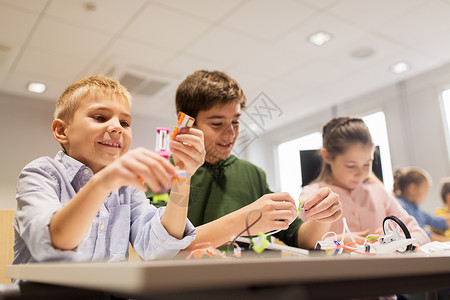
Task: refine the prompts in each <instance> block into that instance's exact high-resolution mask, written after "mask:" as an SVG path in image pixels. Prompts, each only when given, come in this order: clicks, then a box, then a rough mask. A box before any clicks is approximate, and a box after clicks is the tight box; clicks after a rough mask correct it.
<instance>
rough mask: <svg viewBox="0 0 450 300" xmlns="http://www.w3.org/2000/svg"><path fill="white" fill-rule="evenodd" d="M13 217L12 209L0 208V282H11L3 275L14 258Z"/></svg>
mask: <svg viewBox="0 0 450 300" xmlns="http://www.w3.org/2000/svg"><path fill="white" fill-rule="evenodd" d="M13 219H14V210H4V209H0V284H1V283H11V280H10V279H9V278H6V277H5V269H6V266H8V265H10V264H11V263H12V261H13V258H14V250H13V245H14V228H13V226H12V223H13Z"/></svg>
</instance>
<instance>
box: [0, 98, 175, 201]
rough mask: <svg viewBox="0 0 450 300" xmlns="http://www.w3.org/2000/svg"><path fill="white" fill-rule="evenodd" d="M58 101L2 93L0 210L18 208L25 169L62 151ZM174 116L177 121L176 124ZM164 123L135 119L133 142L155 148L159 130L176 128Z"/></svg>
mask: <svg viewBox="0 0 450 300" xmlns="http://www.w3.org/2000/svg"><path fill="white" fill-rule="evenodd" d="M54 106H55V102H52V101H43V100H35V99H28V98H25V97H19V96H13V95H8V94H2V93H0V120H1V126H0V137H1V140H2V142H3V143H2V144H3V145H2V147H1V158H0V159H1V161H0V162H1V167H2V172H0V209H15V208H16V200H15V188H16V182H17V177H18V175H19V173H20V171H21V169H22V168H23V167H24V166H25V165H26V164H27V163H28V162H30V161H32V160H33V159H36V158H38V157H40V156H50V157H54V156H55V154H56V153H57V152H58V151H59V150H60V146H59V144H58V143H57V142H56V141H55V140H54V138H53V135H52V132H51V123H52V120H53V111H54ZM175 121H176V120H175V117H174V122H175ZM174 124H175V123H173V124H171V123H169V122H167V121H164V120H156V119H149V118H146V117H142V116H136V115H135V116H133V121H132V128H133V142H132V144H131V148H135V147H138V146H142V147H147V148H149V149H154V147H155V140H156V138H155V134H156V127H158V126H163V127H173V125H174Z"/></svg>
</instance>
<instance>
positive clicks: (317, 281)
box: [6, 252, 450, 299]
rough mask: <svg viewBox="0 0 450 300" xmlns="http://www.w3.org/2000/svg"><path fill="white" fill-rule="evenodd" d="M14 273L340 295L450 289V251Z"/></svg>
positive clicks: (186, 288) (141, 292)
mask: <svg viewBox="0 0 450 300" xmlns="http://www.w3.org/2000/svg"><path fill="white" fill-rule="evenodd" d="M6 275H7V276H8V277H11V278H18V279H23V280H29V281H33V282H38V283H46V284H52V285H58V286H67V287H75V288H83V289H92V290H101V291H107V292H112V293H118V294H120V295H127V296H133V297H142V298H145V299H147V298H151V299H177V298H179V297H181V296H182V297H183V298H182V299H203V297H204V298H205V299H206V298H210V297H212V296H213V297H214V299H222V298H221V297H222V296H224V298H223V299H226V298H227V299H228V298H229V297H231V296H235V297H246V299H264V298H268V299H269V298H272V299H273V297H277V298H280V299H283V298H284V299H292V298H298V296H301V297H303V298H304V299H339V298H347V297H362V296H373V295H389V294H395V293H413V292H420V291H423V292H425V291H435V290H448V289H449V288H450V254H449V253H448V252H447V253H445V254H444V255H443V254H440V255H426V254H422V253H411V254H395V255H386V256H382V255H377V256H359V255H358V256H353V255H339V256H331V257H330V256H320V257H318V256H291V257H269V258H253V257H250V258H240V259H202V260H167V261H147V262H119V263H101V262H97V263H37V264H27V265H13V266H8V267H7V268H6ZM303 298H302V299H303Z"/></svg>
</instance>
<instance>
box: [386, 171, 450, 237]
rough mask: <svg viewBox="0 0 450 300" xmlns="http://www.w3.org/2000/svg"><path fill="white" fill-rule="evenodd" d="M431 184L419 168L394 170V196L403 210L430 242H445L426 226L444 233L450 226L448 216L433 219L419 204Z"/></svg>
mask: <svg viewBox="0 0 450 300" xmlns="http://www.w3.org/2000/svg"><path fill="white" fill-rule="evenodd" d="M431 184H432V181H431V177H430V175H429V174H428V172H426V171H425V170H422V169H420V168H414V167H410V168H405V169H402V170H396V171H395V173H394V194H395V195H396V196H397V198H398V200H399V201H400V203H401V205H402V206H403V208H405V210H406V211H407V212H408V213H409V214H410V215H412V216H413V217H415V218H416V220H417V222H418V223H419V225H420V227H422V228H423V229H424V230H425V231H426V232H427V234H428V235H429V237H430V239H431V240H432V241H445V240H446V239H445V238H444V237H443V236H442V235H439V234H436V233H434V232H432V231H431V230H430V229H429V228H428V227H427V226H430V227H433V228H436V229H438V230H441V231H445V230H447V229H448V227H449V226H450V215H449V217H447V218H443V217H435V216H433V215H431V214H429V213H427V212H426V211H424V210H423V209H421V208H420V204H422V203H423V201H424V200H425V199H426V198H427V195H428V190H429V189H430V186H431Z"/></svg>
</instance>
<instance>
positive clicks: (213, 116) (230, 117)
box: [195, 100, 241, 164]
mask: <svg viewBox="0 0 450 300" xmlns="http://www.w3.org/2000/svg"><path fill="white" fill-rule="evenodd" d="M240 116H241V104H240V101H238V100H237V101H233V102H231V103H229V104H225V105H216V106H214V107H213V108H211V109H209V110H203V111H200V112H199V113H198V114H197V117H196V118H195V127H197V128H198V129H200V130H202V131H203V134H204V139H205V148H206V157H205V160H206V161H207V162H208V163H210V164H216V163H218V162H219V161H220V160H222V159H225V158H227V157H228V156H230V153H231V150H232V149H233V146H234V143H235V142H236V139H237V138H238V134H239V118H240Z"/></svg>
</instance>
